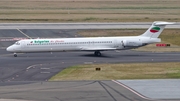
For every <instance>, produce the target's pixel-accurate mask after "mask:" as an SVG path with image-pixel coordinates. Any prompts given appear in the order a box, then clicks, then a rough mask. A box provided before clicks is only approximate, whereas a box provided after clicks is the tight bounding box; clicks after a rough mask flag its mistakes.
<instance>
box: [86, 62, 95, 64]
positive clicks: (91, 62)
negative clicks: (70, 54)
mask: <svg viewBox="0 0 180 101" xmlns="http://www.w3.org/2000/svg"><path fill="white" fill-rule="evenodd" d="M84 64H93V62H84Z"/></svg>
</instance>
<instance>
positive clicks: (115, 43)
mask: <svg viewBox="0 0 180 101" xmlns="http://www.w3.org/2000/svg"><path fill="white" fill-rule="evenodd" d="M114 48H117V49H122V48H123V46H122V42H121V40H114Z"/></svg>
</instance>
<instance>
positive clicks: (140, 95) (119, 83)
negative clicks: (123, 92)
mask: <svg viewBox="0 0 180 101" xmlns="http://www.w3.org/2000/svg"><path fill="white" fill-rule="evenodd" d="M112 82H114V83H116V84H118V85H120V86H122V87H124V88H126V89H128V90H129V91H131V92H133V93H134V94H136V95H138V96H139V97H141V98H143V99H147V100H153V99H151V98H148V97H145V96H144V95H142V94H140V93H138V92H137V91H135V90H133V89H132V88H130V87H128V86H126V85H124V84H123V83H121V82H118V81H116V80H112Z"/></svg>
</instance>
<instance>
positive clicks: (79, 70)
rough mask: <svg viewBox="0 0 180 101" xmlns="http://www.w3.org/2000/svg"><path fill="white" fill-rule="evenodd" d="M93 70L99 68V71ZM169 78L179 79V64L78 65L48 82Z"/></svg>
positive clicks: (65, 70)
mask: <svg viewBox="0 0 180 101" xmlns="http://www.w3.org/2000/svg"><path fill="white" fill-rule="evenodd" d="M95 68H101V71H96V70H95ZM169 78H180V63H179V62H170V63H122V64H88V65H78V66H72V67H68V68H67V69H64V70H63V71H62V72H60V73H58V74H57V75H55V76H53V77H52V78H51V79H50V81H58V80H112V79H169Z"/></svg>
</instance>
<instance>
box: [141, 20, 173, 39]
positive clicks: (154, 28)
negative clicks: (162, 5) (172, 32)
mask: <svg viewBox="0 0 180 101" xmlns="http://www.w3.org/2000/svg"><path fill="white" fill-rule="evenodd" d="M172 24H175V23H174V22H162V21H155V22H153V24H152V25H151V27H150V28H149V29H148V30H147V31H146V32H145V33H144V34H142V35H140V36H143V37H150V38H158V37H159V35H160V34H161V32H162V31H163V30H164V28H165V26H166V25H172Z"/></svg>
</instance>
